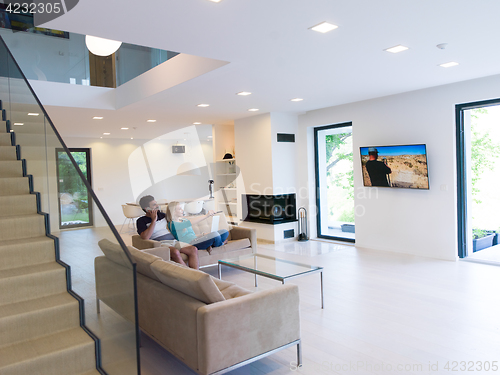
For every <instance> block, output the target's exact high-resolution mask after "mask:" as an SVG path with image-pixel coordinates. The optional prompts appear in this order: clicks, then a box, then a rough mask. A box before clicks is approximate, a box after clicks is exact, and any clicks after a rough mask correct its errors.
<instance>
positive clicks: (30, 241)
mask: <svg viewBox="0 0 500 375" xmlns="http://www.w3.org/2000/svg"><path fill="white" fill-rule="evenodd" d="M11 217H12V216H11ZM37 242H52V243H54V240H53V239H51V238H49V237H47V236H41V237H31V238H22V239H19V240H7V241H2V242H0V251H2V247H3V246H10V245H14V244H25V245H31V244H34V243H37Z"/></svg>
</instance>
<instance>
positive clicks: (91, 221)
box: [56, 148, 94, 229]
mask: <svg viewBox="0 0 500 375" xmlns="http://www.w3.org/2000/svg"><path fill="white" fill-rule="evenodd" d="M68 150H69V152H85V153H86V155H87V157H86V158H85V159H86V162H87V163H86V164H87V176H86V177H87V181H88V183H89V185H90V186H92V173H91V169H90V168H91V165H92V163H91V160H90V158H91V153H90V148H68ZM60 152H62V153H66V151H65V150H64V149H63V148H56V174H57V205H58V207H59V229H72V228H85V227H91V226H93V225H94V211H93V202H92V196H91V195H90V193H89V191H88V190H87V201H88V208H87V209H88V214H89V222H88V223H85V224H74V225H64V226H62V225H61V224H62V220H61V199H59V153H60Z"/></svg>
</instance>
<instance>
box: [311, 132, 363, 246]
mask: <svg viewBox="0 0 500 375" xmlns="http://www.w3.org/2000/svg"><path fill="white" fill-rule="evenodd" d="M314 144H315V152H316V200H317V207H318V215H317V226H318V237H322V238H329V239H335V240H341V241H348V242H354V238H355V234H354V183H353V161H352V150H353V148H352V123H350V122H349V123H343V124H336V125H329V126H323V127H319V128H316V129H315V130H314Z"/></svg>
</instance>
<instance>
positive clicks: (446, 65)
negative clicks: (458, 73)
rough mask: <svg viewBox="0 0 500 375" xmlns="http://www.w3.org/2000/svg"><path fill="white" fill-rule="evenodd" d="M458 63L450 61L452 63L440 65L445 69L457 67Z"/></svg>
mask: <svg viewBox="0 0 500 375" xmlns="http://www.w3.org/2000/svg"><path fill="white" fill-rule="evenodd" d="M457 65H458V63H457V62H455V61H450V62H447V63H444V64H440V65H439V66H441V67H443V68H451V67H452V66H457Z"/></svg>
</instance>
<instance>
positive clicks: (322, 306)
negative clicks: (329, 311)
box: [319, 271, 324, 309]
mask: <svg viewBox="0 0 500 375" xmlns="http://www.w3.org/2000/svg"><path fill="white" fill-rule="evenodd" d="M319 275H320V278H321V308H322V309H323V308H324V303H323V271H321V272H320V273H319Z"/></svg>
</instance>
